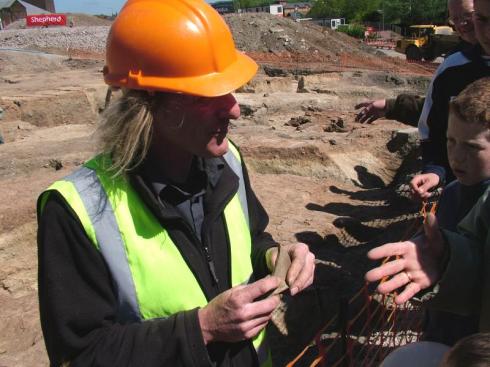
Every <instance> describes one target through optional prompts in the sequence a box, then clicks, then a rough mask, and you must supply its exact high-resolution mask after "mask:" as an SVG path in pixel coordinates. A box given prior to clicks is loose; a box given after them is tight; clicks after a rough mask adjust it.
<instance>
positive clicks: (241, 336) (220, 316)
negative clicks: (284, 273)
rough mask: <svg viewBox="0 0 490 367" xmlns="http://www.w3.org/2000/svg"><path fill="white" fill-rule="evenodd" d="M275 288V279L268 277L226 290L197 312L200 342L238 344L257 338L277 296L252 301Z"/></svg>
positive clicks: (277, 280)
mask: <svg viewBox="0 0 490 367" xmlns="http://www.w3.org/2000/svg"><path fill="white" fill-rule="evenodd" d="M278 285H279V278H277V277H271V276H269V277H266V278H263V279H261V280H259V281H257V282H255V283H251V284H247V285H239V286H236V287H233V288H231V289H228V290H227V291H225V292H223V293H221V294H220V295H218V296H217V297H216V298H214V299H213V300H211V302H209V303H208V304H207V305H206V306H205V307H204V308H201V309H200V310H199V311H198V315H199V324H200V326H201V331H202V334H203V338H204V342H205V343H206V344H208V343H210V342H213V341H224V342H239V341H242V340H246V339H250V338H253V337H254V336H255V335H257V334H258V333H259V332H260V331H261V330H262V329H263V328H264V327H265V326H266V325H267V323H268V322H269V320H270V318H271V313H272V311H274V310H275V308H276V307H277V306H278V305H279V296H271V297H268V298H265V299H262V300H260V301H255V300H256V299H257V298H259V297H261V296H263V295H265V294H267V293H268V292H270V291H272V290H274V289H275V288H277V286H278Z"/></svg>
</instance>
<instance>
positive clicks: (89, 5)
mask: <svg viewBox="0 0 490 367" xmlns="http://www.w3.org/2000/svg"><path fill="white" fill-rule="evenodd" d="M125 2H126V0H55V1H54V3H55V6H56V11H57V12H58V13H87V14H107V15H110V14H112V13H118V12H119V10H120V9H121V7H122V6H123V5H124V3H125ZM208 2H210V3H212V2H214V1H213V0H210V1H208Z"/></svg>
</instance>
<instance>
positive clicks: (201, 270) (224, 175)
mask: <svg viewBox="0 0 490 367" xmlns="http://www.w3.org/2000/svg"><path fill="white" fill-rule="evenodd" d="M218 159H220V160H221V163H222V164H224V166H223V169H222V172H221V176H220V177H219V180H218V181H217V183H216V185H215V186H212V185H209V184H208V187H207V189H206V194H205V197H204V221H203V228H202V232H201V234H202V243H200V241H199V240H198V239H197V236H195V234H194V233H192V229H191V226H189V225H188V223H187V222H186V221H185V219H184V218H183V217H182V216H181V215H180V214H179V213H178V212H177V211H176V210H175V208H173V207H172V206H171V205H168V203H161V202H160V201H159V200H157V198H156V197H155V195H154V193H153V192H152V190H151V189H150V188H149V185H148V184H147V183H146V182H145V180H144V179H143V177H142V176H140V175H138V174H134V175H131V176H130V182H131V184H132V185H133V187H134V188H135V189H136V190H137V192H138V193H139V194H140V196H141V198H142V200H143V201H144V202H145V203H146V205H148V207H149V208H150V209H151V210H152V212H153V214H154V215H155V216H156V218H157V219H158V220H159V221H160V222H161V224H162V225H163V226H164V227H165V228H166V229H167V231H168V232H169V234H170V236H171V237H172V240H173V241H174V243H175V244H176V245H177V246H178V247H179V249H180V251H184V252H186V253H187V254H189V256H188V259H189V260H188V261H190V262H191V263H192V264H191V268H192V269H193V271H194V273H195V275H196V277H197V278H198V280H199V282H200V284H201V285H202V286H203V290H204V293H205V294H206V295H208V297H209V299H212V298H214V297H215V296H216V295H218V294H219V293H221V292H223V291H224V290H226V289H229V288H230V284H231V279H230V277H231V276H230V259H229V243H228V237H227V234H226V226H225V224H224V217H223V210H224V207H225V206H226V204H227V203H228V202H229V201H230V200H231V198H232V197H233V196H234V194H235V193H236V191H237V189H238V177H237V176H236V175H235V173H234V172H233V171H232V170H231V168H230V167H229V166H228V165H227V164H225V163H224V160H222V159H221V158H218ZM206 167H207V165H206ZM244 171H245V172H244V176H245V184H246V189H247V199H248V206H249V208H248V209H249V216H250V228H251V233H252V241H253V256H252V262H253V267H254V274H255V277H256V278H259V277H263V276H264V275H265V274H266V273H267V268H266V264H265V251H266V250H267V249H268V248H270V247H271V246H274V245H275V243H274V241H273V240H272V238H271V237H270V236H269V235H268V234H267V233H265V232H264V230H265V228H266V226H267V224H268V216H267V214H266V212H265V210H264V209H263V207H262V205H261V204H260V202H259V201H258V199H257V198H256V196H255V194H254V192H253V191H252V189H251V187H250V184H249V181H248V176H247V174H246V169H244ZM162 204H163V205H162ZM203 245H206V246H208V247H209V249H210V253H211V256H212V257H213V259H214V263H215V266H216V273H217V277H218V279H219V283H218V284H215V283H214V282H213V279H212V277H211V274H210V272H209V268H208V266H207V261H206V259H205V257H204V255H203V251H202V246H203ZM38 246H39V303H40V315H41V325H42V329H43V333H44V338H45V343H46V347H47V350H48V354H49V358H50V361H51V365H52V366H59V365H60V364H61V363H62V362H65V361H67V362H70V365H71V366H142V367H143V366H145V367H150V366H214V365H216V366H234V367H240V366H243V367H245V366H256V365H257V356H256V353H255V350H254V348H253V345H252V343H251V342H250V341H244V342H241V343H211V344H209V345H208V346H207V347H206V346H205V345H204V342H203V339H202V335H201V330H200V326H199V320H198V317H197V309H194V310H188V311H183V312H180V313H178V314H175V315H173V316H171V317H169V318H166V319H155V320H151V321H144V322H141V323H132V324H124V325H121V324H118V323H117V322H116V321H115V320H116V310H117V297H116V294H115V292H114V288H113V285H112V279H111V275H110V273H109V271H108V268H107V266H106V264H105V263H104V260H103V258H102V256H101V254H100V253H99V252H98V251H97V250H96V248H95V247H94V245H93V244H92V243H91V242H90V240H89V239H88V237H87V235H86V234H85V232H84V230H83V227H82V225H81V223H80V222H79V220H78V218H77V217H76V215H75V214H74V213H73V211H72V210H71V208H69V207H68V205H67V204H66V203H65V202H64V199H63V198H62V197H61V196H60V195H57V194H51V195H50V197H49V199H48V201H47V203H46V205H45V207H44V210H43V213H42V215H41V217H40V219H39V232H38ZM184 291H185V290H184Z"/></svg>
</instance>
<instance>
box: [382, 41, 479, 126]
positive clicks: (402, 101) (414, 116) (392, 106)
mask: <svg viewBox="0 0 490 367" xmlns="http://www.w3.org/2000/svg"><path fill="white" fill-rule="evenodd" d="M471 48H473V45H472V44H471V43H468V42H466V41H463V40H461V41H460V42H459V43H458V44H457V45H456V46H455V47H454V48H452V49H451V50H450V51H449V52H448V53H447V54H446V57H449V56H451V55H452V54H454V53H456V52H460V51H465V52H468V51H469V50H470V49H471ZM424 103H425V97H420V96H417V95H413V94H399V95H398V96H397V97H396V98H390V99H387V100H386V112H385V116H386V118H387V119H390V120H396V121H400V122H403V123H404V124H407V125H411V126H417V125H418V123H419V119H420V114H421V113H422V109H423V108H424Z"/></svg>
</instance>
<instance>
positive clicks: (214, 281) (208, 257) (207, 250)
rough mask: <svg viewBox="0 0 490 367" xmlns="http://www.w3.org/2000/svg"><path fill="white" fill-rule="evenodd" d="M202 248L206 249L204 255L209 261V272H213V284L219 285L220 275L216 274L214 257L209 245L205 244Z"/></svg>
mask: <svg viewBox="0 0 490 367" xmlns="http://www.w3.org/2000/svg"><path fill="white" fill-rule="evenodd" d="M202 248H203V250H204V256H205V257H206V261H207V262H208V269H209V272H210V273H211V278H212V279H213V285H216V286H217V285H218V276H217V275H216V268H215V266H214V261H213V258H212V256H211V254H210V253H209V247H208V246H205V245H203V246H202Z"/></svg>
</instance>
